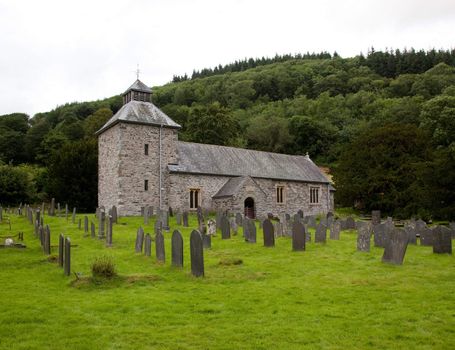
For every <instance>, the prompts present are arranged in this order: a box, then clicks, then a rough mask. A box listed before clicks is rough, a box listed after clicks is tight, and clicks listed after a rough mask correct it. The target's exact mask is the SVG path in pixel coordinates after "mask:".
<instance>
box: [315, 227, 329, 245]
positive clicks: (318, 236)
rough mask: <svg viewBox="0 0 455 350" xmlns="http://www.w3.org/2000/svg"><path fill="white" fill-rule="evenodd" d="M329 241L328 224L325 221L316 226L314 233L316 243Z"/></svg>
mask: <svg viewBox="0 0 455 350" xmlns="http://www.w3.org/2000/svg"><path fill="white" fill-rule="evenodd" d="M326 241H327V226H325V225H324V224H323V223H319V225H318V226H317V227H316V233H315V235H314V242H315V243H325V242H326Z"/></svg>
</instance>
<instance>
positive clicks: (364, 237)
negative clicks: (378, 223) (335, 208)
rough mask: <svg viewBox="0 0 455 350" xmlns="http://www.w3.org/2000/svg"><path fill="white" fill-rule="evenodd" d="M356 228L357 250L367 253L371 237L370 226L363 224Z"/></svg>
mask: <svg viewBox="0 0 455 350" xmlns="http://www.w3.org/2000/svg"><path fill="white" fill-rule="evenodd" d="M358 224H360V223H358ZM357 226H358V227H357V250H358V251H359V252H369V251H370V237H371V231H370V225H369V224H366V223H363V224H360V225H357Z"/></svg>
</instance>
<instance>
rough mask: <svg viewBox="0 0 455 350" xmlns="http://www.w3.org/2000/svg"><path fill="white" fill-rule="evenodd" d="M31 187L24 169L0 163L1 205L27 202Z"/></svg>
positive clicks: (31, 191)
mask: <svg viewBox="0 0 455 350" xmlns="http://www.w3.org/2000/svg"><path fill="white" fill-rule="evenodd" d="M32 193H33V188H32V183H31V181H30V177H29V175H28V173H27V172H26V171H24V170H23V169H21V168H18V167H14V166H12V165H0V198H1V202H0V203H1V204H2V205H18V204H19V203H29V202H30V199H31V198H32Z"/></svg>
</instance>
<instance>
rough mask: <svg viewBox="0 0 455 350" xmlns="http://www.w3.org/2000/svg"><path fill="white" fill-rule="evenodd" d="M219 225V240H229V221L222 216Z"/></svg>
mask: <svg viewBox="0 0 455 350" xmlns="http://www.w3.org/2000/svg"><path fill="white" fill-rule="evenodd" d="M220 223H221V239H229V238H231V227H230V225H229V219H228V218H227V217H226V216H224V215H223V216H222V217H221V219H220Z"/></svg>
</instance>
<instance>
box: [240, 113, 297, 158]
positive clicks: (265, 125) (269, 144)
mask: <svg viewBox="0 0 455 350" xmlns="http://www.w3.org/2000/svg"><path fill="white" fill-rule="evenodd" d="M246 140H247V145H248V147H249V148H253V149H258V150H261V151H269V152H278V153H286V151H287V150H288V148H289V147H290V145H291V144H292V141H293V140H292V136H291V134H290V133H289V128H288V119H285V118H279V117H265V116H259V117H255V118H253V119H251V121H250V125H249V126H248V128H247V130H246Z"/></svg>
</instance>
